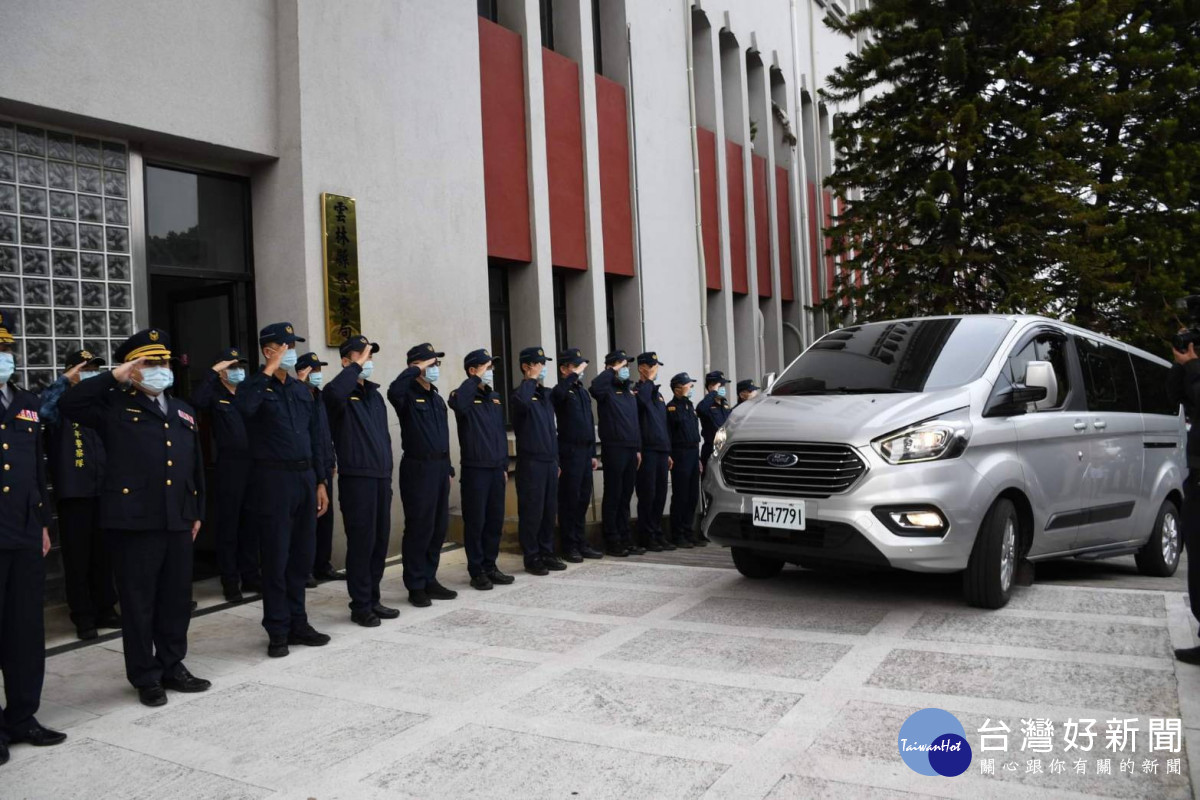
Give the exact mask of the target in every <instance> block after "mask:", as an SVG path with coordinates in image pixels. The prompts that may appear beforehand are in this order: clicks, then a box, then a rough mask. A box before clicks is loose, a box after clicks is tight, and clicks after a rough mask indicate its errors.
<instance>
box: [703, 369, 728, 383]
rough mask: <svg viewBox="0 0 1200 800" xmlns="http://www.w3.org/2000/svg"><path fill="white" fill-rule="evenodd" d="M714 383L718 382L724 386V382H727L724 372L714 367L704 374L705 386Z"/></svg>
mask: <svg viewBox="0 0 1200 800" xmlns="http://www.w3.org/2000/svg"><path fill="white" fill-rule="evenodd" d="M714 383H719V384H721V385H722V386H724V385H725V384H727V383H729V378H726V377H725V373H724V372H721V370H719V369H715V370H713V371H712V372H710V373H708V374H707V375H705V376H704V385H705V386H712V385H713V384H714Z"/></svg>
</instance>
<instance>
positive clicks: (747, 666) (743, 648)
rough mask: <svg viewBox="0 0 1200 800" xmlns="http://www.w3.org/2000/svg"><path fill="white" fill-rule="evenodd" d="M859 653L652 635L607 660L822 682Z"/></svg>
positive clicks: (692, 634)
mask: <svg viewBox="0 0 1200 800" xmlns="http://www.w3.org/2000/svg"><path fill="white" fill-rule="evenodd" d="M852 649H853V647H852V646H851V645H848V644H829V643H825V642H796V641H791V640H782V639H762V638H757V637H752V636H737V635H734V634H720V633H701V632H696V631H674V630H649V631H646V632H645V633H642V634H640V635H639V636H638V637H637V638H636V639H631V640H630V641H628V642H626V643H625V644H624V645H622V646H621V647H619V648H617V649H616V650H615V651H613V652H611V653H608V654H606V655H605V656H604V657H605V658H611V659H616V660H619V661H638V662H643V663H647V664H664V665H667V666H680V667H691V668H693V669H709V670H718V671H725V672H734V673H737V674H739V675H741V674H751V675H774V676H776V677H779V678H794V679H797V680H819V679H820V678H821V676H822V675H824V674H825V673H827V672H828V671H829V670H830V669H832V668H833V665H834V664H836V663H837V662H838V661H839V660H840V659H841V658H842V657H843V656H844V655H846V653H848V652H850V650H852Z"/></svg>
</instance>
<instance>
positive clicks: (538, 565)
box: [525, 561, 550, 576]
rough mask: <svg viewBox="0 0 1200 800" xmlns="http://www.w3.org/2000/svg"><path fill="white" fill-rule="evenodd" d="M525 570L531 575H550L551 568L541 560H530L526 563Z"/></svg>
mask: <svg viewBox="0 0 1200 800" xmlns="http://www.w3.org/2000/svg"><path fill="white" fill-rule="evenodd" d="M525 571H526V572H528V573H529V574H530V575H539V576H540V575H549V574H550V570H548V569H546V565H545V564H543V563H542V562H541V561H530V562H529V563H528V564H526V565H525Z"/></svg>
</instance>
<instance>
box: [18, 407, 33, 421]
mask: <svg viewBox="0 0 1200 800" xmlns="http://www.w3.org/2000/svg"><path fill="white" fill-rule="evenodd" d="M17 419H23V420H25V421H26V422H37V421H38V413H37V412H36V411H33V410H32V409H28V408H23V409H21V410H20V411H18V412H17Z"/></svg>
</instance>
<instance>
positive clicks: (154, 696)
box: [138, 683, 167, 707]
mask: <svg viewBox="0 0 1200 800" xmlns="http://www.w3.org/2000/svg"><path fill="white" fill-rule="evenodd" d="M138 700H141V701H142V705H144V706H151V707H153V706H165V705H166V704H167V690H166V689H164V688H163V687H162V684H161V683H156V684H154V685H153V686H142V687H140V688H138Z"/></svg>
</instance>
